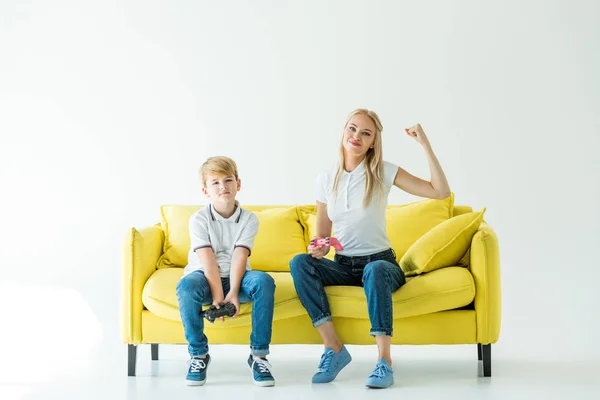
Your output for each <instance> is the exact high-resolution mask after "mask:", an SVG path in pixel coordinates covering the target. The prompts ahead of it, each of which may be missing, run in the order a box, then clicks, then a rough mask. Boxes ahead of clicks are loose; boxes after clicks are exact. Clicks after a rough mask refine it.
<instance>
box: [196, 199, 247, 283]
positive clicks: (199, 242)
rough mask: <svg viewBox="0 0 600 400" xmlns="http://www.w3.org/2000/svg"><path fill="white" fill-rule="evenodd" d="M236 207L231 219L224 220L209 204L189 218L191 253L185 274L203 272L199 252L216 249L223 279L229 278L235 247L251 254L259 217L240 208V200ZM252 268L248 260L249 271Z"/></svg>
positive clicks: (214, 250)
mask: <svg viewBox="0 0 600 400" xmlns="http://www.w3.org/2000/svg"><path fill="white" fill-rule="evenodd" d="M235 204H236V205H237V209H236V210H235V212H234V213H233V215H232V216H231V217H229V218H223V216H221V214H219V213H218V212H216V211H215V209H214V208H213V206H212V204H210V203H209V204H208V206H206V207H204V208H201V209H200V210H198V211H196V212H195V213H194V214H193V215H192V216H191V217H190V221H189V230H190V251H189V254H188V264H187V265H186V267H185V269H184V275H187V274H189V273H190V272H192V271H196V270H201V271H204V266H203V265H202V263H201V262H200V259H199V258H198V255H197V254H196V250H198V249H202V248H205V247H210V248H212V249H213V252H214V253H215V258H216V259H217V265H218V266H219V273H220V275H221V277H222V278H225V277H229V271H230V270H231V257H232V256H233V250H234V249H235V248H236V247H245V248H246V249H248V251H249V252H250V253H251V252H252V246H253V245H254V238H255V237H256V234H257V232H258V218H257V217H256V215H255V214H254V213H252V212H251V211H248V210H244V209H243V208H242V207H240V205H239V203H238V202H237V201H236V203H235ZM250 269H251V267H250V257H248V261H247V262H246V270H250Z"/></svg>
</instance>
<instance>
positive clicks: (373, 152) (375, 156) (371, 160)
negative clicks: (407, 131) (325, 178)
mask: <svg viewBox="0 0 600 400" xmlns="http://www.w3.org/2000/svg"><path fill="white" fill-rule="evenodd" d="M361 114H362V115H366V116H368V117H369V118H371V120H373V123H374V124H375V140H374V141H373V148H372V149H369V150H368V151H367V154H366V156H365V160H364V163H365V174H366V177H367V179H366V181H365V197H364V199H363V207H365V208H366V207H367V206H368V205H369V204H370V203H371V200H373V197H375V196H377V200H378V201H380V200H381V199H382V198H383V188H384V184H383V145H382V141H381V132H382V131H383V125H382V124H381V120H380V119H379V116H378V115H377V114H376V113H375V111H371V110H367V109H365V108H358V109H356V110H354V111H352V112H351V113H350V114H349V115H348V118H347V119H346V123H345V124H344V130H343V131H345V130H346V127H347V126H348V122H350V119H352V117H354V116H355V115H361ZM343 131H342V142H341V144H340V155H339V163H338V168H337V172H336V174H335V179H334V180H333V194H334V197H335V198H337V193H338V186H339V183H340V178H341V177H342V174H343V173H344V165H345V161H346V160H345V158H344V134H343Z"/></svg>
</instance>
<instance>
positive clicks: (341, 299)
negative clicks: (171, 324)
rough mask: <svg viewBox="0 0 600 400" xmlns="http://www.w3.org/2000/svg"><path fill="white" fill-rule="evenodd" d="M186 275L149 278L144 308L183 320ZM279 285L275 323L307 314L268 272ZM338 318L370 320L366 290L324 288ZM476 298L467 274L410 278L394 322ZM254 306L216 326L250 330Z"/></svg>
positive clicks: (285, 284)
mask: <svg viewBox="0 0 600 400" xmlns="http://www.w3.org/2000/svg"><path fill="white" fill-rule="evenodd" d="M182 275H183V270H182V269H181V268H163V269H159V270H157V271H156V272H154V273H153V274H152V276H150V278H149V279H148V281H147V282H146V285H145V286H144V290H143V292H142V301H143V304H144V306H145V307H146V308H147V309H148V310H149V311H150V312H152V313H153V314H156V315H157V316H159V317H162V318H166V319H169V320H173V321H180V320H181V318H180V315H179V306H178V303H177V295H176V293H175V288H176V286H177V283H178V282H179V279H180V278H181V276H182ZM269 275H271V276H272V277H273V279H274V280H275V286H276V289H275V313H274V316H273V319H274V320H279V319H285V318H293V317H296V316H299V315H305V314H306V311H305V310H304V308H303V307H302V304H301V303H300V301H299V299H298V297H297V295H296V290H295V288H294V282H293V280H292V276H291V275H290V273H289V272H270V273H269ZM325 291H326V292H327V297H328V299H329V303H330V305H331V312H332V314H333V316H334V317H348V318H362V319H368V318H369V315H368V313H367V299H366V297H365V292H364V289H363V288H362V287H353V286H329V287H326V288H325ZM474 298H475V284H474V281H473V277H472V276H471V273H470V272H469V270H468V269H466V268H462V267H447V268H441V269H438V270H435V271H432V272H430V273H427V274H422V275H419V276H416V277H413V278H409V279H408V281H407V283H406V285H404V286H403V287H402V289H401V290H398V291H397V292H395V293H394V294H393V296H392V299H393V302H394V318H405V317H411V316H416V315H422V314H429V313H434V312H438V311H444V310H452V309H455V308H460V307H464V306H466V305H468V304H470V303H471V302H472V301H473V299H474ZM251 311H252V303H247V304H242V306H241V310H240V315H239V316H238V317H236V318H235V319H233V320H226V321H227V322H226V323H224V324H219V323H217V324H215V327H219V326H222V327H228V326H229V327H231V326H243V325H250V324H251V320H250V314H251Z"/></svg>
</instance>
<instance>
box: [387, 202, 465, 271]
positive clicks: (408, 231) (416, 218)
mask: <svg viewBox="0 0 600 400" xmlns="http://www.w3.org/2000/svg"><path fill="white" fill-rule="evenodd" d="M453 206H454V193H453V194H451V195H450V196H449V197H447V198H445V199H443V200H437V199H427V200H421V201H417V202H415V203H410V204H405V205H400V206H389V207H388V209H387V213H386V230H387V234H388V237H389V238H390V242H391V244H392V248H393V249H394V251H395V252H396V260H400V259H401V258H402V256H403V255H404V253H406V251H407V250H408V248H409V247H410V246H411V245H412V244H413V243H414V242H416V241H417V240H418V239H419V238H420V237H421V236H423V235H424V234H425V233H427V232H428V231H429V230H430V229H432V228H434V227H435V226H437V225H439V224H441V223H442V222H444V221H446V220H448V219H450V218H452V215H453V214H452V212H453Z"/></svg>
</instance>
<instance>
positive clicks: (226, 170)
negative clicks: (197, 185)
mask: <svg viewBox="0 0 600 400" xmlns="http://www.w3.org/2000/svg"><path fill="white" fill-rule="evenodd" d="M208 175H214V176H235V179H236V180H237V179H239V177H238V169H237V165H236V163H235V161H233V160H232V159H231V158H229V157H225V156H218V157H210V158H209V159H207V160H206V161H205V162H204V164H202V167H200V177H201V178H202V185H203V186H204V187H206V178H207V176H208Z"/></svg>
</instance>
